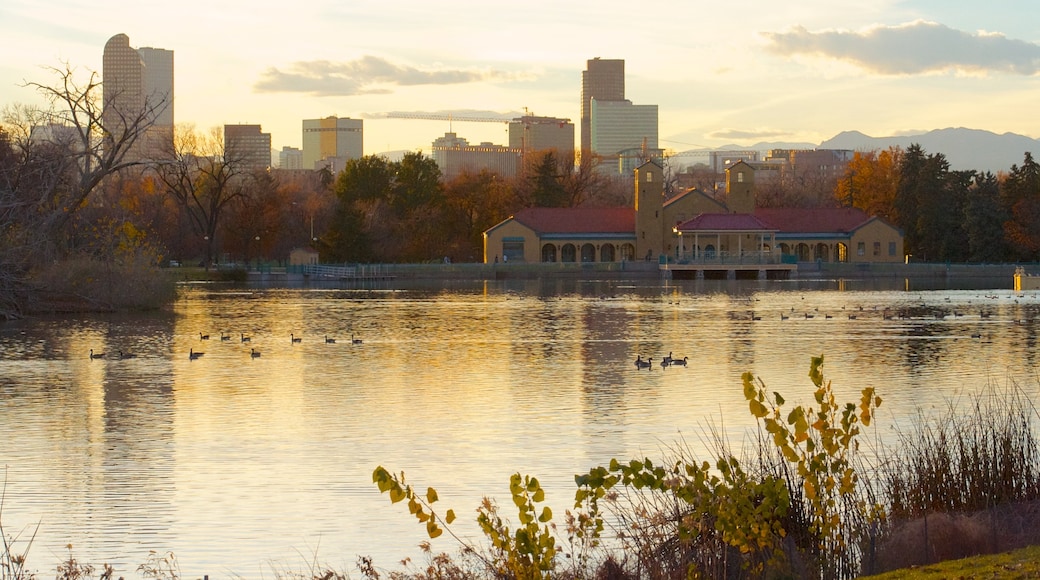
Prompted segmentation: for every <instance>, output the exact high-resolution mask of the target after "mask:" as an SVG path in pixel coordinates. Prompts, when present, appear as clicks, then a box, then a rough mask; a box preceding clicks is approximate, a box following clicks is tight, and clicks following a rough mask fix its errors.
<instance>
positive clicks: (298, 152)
mask: <svg viewBox="0 0 1040 580" xmlns="http://www.w3.org/2000/svg"><path fill="white" fill-rule="evenodd" d="M278 169H286V170H300V169H303V150H302V149H297V148H296V147H289V146H285V147H282V150H281V151H279V152H278Z"/></svg>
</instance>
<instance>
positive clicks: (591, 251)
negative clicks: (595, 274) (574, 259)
mask: <svg viewBox="0 0 1040 580" xmlns="http://www.w3.org/2000/svg"><path fill="white" fill-rule="evenodd" d="M581 261H582V262H595V261H596V246H593V245H592V244H584V245H583V246H582V247H581Z"/></svg>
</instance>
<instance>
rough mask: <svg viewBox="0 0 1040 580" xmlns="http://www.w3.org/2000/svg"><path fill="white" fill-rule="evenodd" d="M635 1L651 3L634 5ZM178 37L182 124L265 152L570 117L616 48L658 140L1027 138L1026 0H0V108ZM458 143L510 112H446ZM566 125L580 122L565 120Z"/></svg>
mask: <svg viewBox="0 0 1040 580" xmlns="http://www.w3.org/2000/svg"><path fill="white" fill-rule="evenodd" d="M640 6H645V7H640ZM118 33H125V34H127V35H128V36H129V37H130V44H131V46H133V47H137V48H139V47H144V46H151V47H158V48H165V49H170V50H173V51H174V52H175V64H176V76H175V83H176V105H175V115H176V120H177V122H178V123H185V122H187V123H193V124H195V125H196V126H197V127H198V128H199V129H208V128H210V127H213V126H219V125H223V124H225V123H258V124H261V125H262V126H263V130H264V131H265V132H269V133H271V134H272V143H273V146H274V147H275V148H276V149H280V148H281V147H282V146H285V145H289V146H294V147H299V146H301V142H302V137H301V120H302V119H309V118H318V117H325V116H329V115H338V116H341V117H353V118H362V119H365V153H366V154H372V153H379V152H383V151H388V150H399V149H409V150H416V149H422V150H425V151H429V149H430V143H431V142H432V141H433V139H435V138H436V137H438V136H441V135H443V133H444V132H446V131H448V129H449V127H448V123H447V122H446V121H417V120H401V119H385V118H380V116H382V115H385V113H387V112H410V113H448V112H453V113H454V114H455V115H456V116H466V115H470V116H489V115H491V114H505V115H519V114H523V112H524V110H525V108H526V110H528V111H530V112H531V113H533V114H537V115H546V116H556V117H566V118H570V119H571V120H573V121H574V122H575V124H576V125H577V124H578V123H577V122H578V118H579V116H580V93H581V71H582V70H583V69H584V68H585V62H586V60H588V59H590V58H594V57H597V56H598V57H603V58H620V59H624V60H625V68H626V73H627V74H626V89H627V96H628V98H629V99H631V100H632V101H633V102H634V103H635V104H642V105H648V104H656V105H658V106H659V111H660V137H661V143H660V145H661V146H662V147H664V148H666V149H673V150H684V149H692V148H698V147H717V146H722V145H727V144H737V145H743V146H747V145H751V144H754V143H756V142H759V141H787V142H791V141H798V142H810V143H819V142H821V141H823V140H825V139H829V138H830V137H833V136H834V135H835V134H837V133H839V132H841V131H845V130H858V131H862V132H864V133H866V134H868V135H871V136H875V137H882V136H889V135H899V134H906V133H920V132H924V131H928V130H931V129H941V128H946V127H969V128H973V129H985V130H989V131H994V132H997V133H1004V132H1013V133H1019V134H1022V135H1027V136H1030V137H1033V138H1037V137H1040V114H1037V104H1038V103H1040V75H1038V71H1040V4H1037V3H1036V2H1035V0H992V1H990V2H978V1H977V0H974V1H970V2H969V1H966V0H851V1H846V2H834V1H833V0H793V1H790V2H784V3H776V2H755V1H751V2H744V3H739V4H734V3H727V2H719V1H710V2H706V1H700V0H686V1H680V0H663V1H659V2H652V3H646V4H645V5H640V4H637V3H633V2H631V1H618V0H598V1H596V2H587V1H572V2H560V1H559V0H529V1H527V2H508V3H507V2H486V1H484V2H472V1H463V0H438V1H433V2H430V1H424V2H417V1H414V0H398V1H397V2H385V1H379V2H377V1H375V0H348V1H343V0H335V1H333V0H305V1H302V2H295V3H294V2H277V3H275V2H255V1H253V2H245V1H241V0H226V1H220V2H213V1H209V2H202V1H199V0H181V1H179V2H175V3H174V2H162V3H159V2H150V1H147V0H146V1H143V2H142V1H141V0H136V1H134V2H130V1H126V0H113V1H101V2H97V1H95V2H86V1H81V0H52V1H50V2H39V1H38V0H5V1H4V2H3V3H2V4H0V54H2V55H3V57H2V58H0V105H3V106H6V105H10V104H12V103H38V102H39V97H38V95H37V94H36V93H34V92H33V91H32V90H30V89H28V88H24V87H23V86H22V85H23V84H24V83H25V82H26V81H36V82H44V83H46V82H49V81H51V80H53V79H54V76H53V74H52V73H50V72H48V71H47V67H55V66H63V63H64V62H68V63H70V64H71V65H73V66H74V67H76V69H77V70H78V71H80V72H82V73H83V74H84V75H86V74H89V71H91V70H94V71H98V72H100V71H101V57H102V51H103V49H104V45H105V42H106V41H107V40H108V39H109V38H110V37H111V36H113V35H115V34H118ZM452 129H453V130H454V131H455V132H456V133H458V134H459V136H461V137H465V138H467V139H468V140H469V141H470V142H471V143H478V142H481V141H491V142H493V143H498V144H505V143H507V132H506V125H505V124H498V123H476V122H459V121H456V122H455V123H454V124H453V127H452ZM576 138H577V135H576Z"/></svg>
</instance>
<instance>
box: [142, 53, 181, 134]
mask: <svg viewBox="0 0 1040 580" xmlns="http://www.w3.org/2000/svg"><path fill="white" fill-rule="evenodd" d="M137 52H138V54H140V55H141V62H142V63H143V65H144V70H143V73H142V76H141V88H142V93H143V95H144V98H145V99H146V100H147V101H148V103H150V104H156V105H158V115H157V116H156V117H155V124H156V125H160V126H165V127H173V126H174V117H173V105H174V101H173V96H174V92H173V51H172V50H166V49H164V48H152V47H149V46H143V47H141V48H138V49H137Z"/></svg>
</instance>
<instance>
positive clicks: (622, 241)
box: [484, 161, 725, 263]
mask: <svg viewBox="0 0 1040 580" xmlns="http://www.w3.org/2000/svg"><path fill="white" fill-rule="evenodd" d="M635 176H636V179H635V181H636V185H635V191H636V193H635V203H634V206H633V207H608V208H581V207H578V208H545V207H540V208H539V207H536V208H526V209H523V210H520V211H518V212H517V213H516V214H514V215H512V216H510V217H509V218H508V219H506V220H504V221H502V222H501V223H499V224H497V225H495V226H494V227H492V228H490V229H488V230H487V231H486V232H484V262H485V263H493V262H494V261H495V259H496V258H498V259H501V260H503V261H508V262H514V261H525V262H621V261H631V260H636V259H639V260H657V259H658V258H659V256H664V255H667V254H669V253H670V252H673V251H674V250H675V248H676V243H677V242H678V238H677V237H676V236H675V234H674V232H673V229H674V228H675V226H676V225H677V224H679V223H681V222H683V221H685V220H687V219H690V218H692V217H694V216H696V215H698V214H701V213H705V212H724V211H725V206H723V205H722V204H721V203H719V202H718V201H716V200H714V199H712V198H711V197H709V196H707V195H705V194H703V193H701V192H699V191H696V190H691V191H687V192H685V193H682V194H680V195H677V196H675V197H672V198H671V199H668V200H665V198H664V170H663V169H662V168H661V166H660V165H658V164H657V163H655V162H653V161H648V162H645V163H643V165H641V166H640V167H639V168H637V169H636V170H635Z"/></svg>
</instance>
